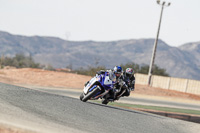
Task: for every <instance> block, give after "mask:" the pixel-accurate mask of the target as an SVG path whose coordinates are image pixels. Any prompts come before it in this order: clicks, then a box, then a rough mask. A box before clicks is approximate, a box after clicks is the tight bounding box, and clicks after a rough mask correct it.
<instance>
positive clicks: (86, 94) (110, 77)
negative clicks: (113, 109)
mask: <svg viewBox="0 0 200 133" xmlns="http://www.w3.org/2000/svg"><path fill="white" fill-rule="evenodd" d="M114 80H115V75H114V74H113V72H112V71H105V72H104V73H102V74H96V76H94V77H93V78H92V79H91V80H90V81H88V83H86V85H85V86H84V89H83V93H82V94H81V95H80V100H81V101H83V102H86V101H88V100H97V99H99V98H101V99H103V100H102V104H107V103H108V102H109V101H111V100H113V99H109V100H108V98H110V97H111V95H110V93H109V92H110V91H113V87H114V84H115V81H114Z"/></svg>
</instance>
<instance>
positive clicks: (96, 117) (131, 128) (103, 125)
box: [0, 83, 200, 133]
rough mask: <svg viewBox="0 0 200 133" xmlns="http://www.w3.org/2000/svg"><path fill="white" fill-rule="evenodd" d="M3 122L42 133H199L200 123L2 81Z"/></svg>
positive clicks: (0, 105) (0, 109) (0, 118)
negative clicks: (86, 100) (87, 100)
mask: <svg viewBox="0 0 200 133" xmlns="http://www.w3.org/2000/svg"><path fill="white" fill-rule="evenodd" d="M0 122H3V123H7V124H11V125H15V126H18V127H24V128H26V129H29V130H33V131H36V132H41V133H43V132H44V133H68V132H69V133H71V132H74V133H100V132H105V133H122V132H123V133H197V132H199V131H200V124H196V123H192V122H187V121H182V120H177V119H173V118H167V117H162V116H158V115H153V114H150V113H144V112H140V111H133V110H128V109H122V108H117V107H111V106H109V105H102V104H97V103H92V102H85V103H84V102H81V101H80V100H79V99H77V98H72V97H68V96H63V95H59V94H53V93H48V92H44V91H40V90H34V89H28V88H24V87H17V86H13V85H8V84H3V83H0Z"/></svg>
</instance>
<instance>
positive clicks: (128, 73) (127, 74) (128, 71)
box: [125, 68, 134, 77]
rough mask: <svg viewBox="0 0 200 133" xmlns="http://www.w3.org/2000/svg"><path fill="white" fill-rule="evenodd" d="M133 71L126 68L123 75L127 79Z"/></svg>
mask: <svg viewBox="0 0 200 133" xmlns="http://www.w3.org/2000/svg"><path fill="white" fill-rule="evenodd" d="M133 73H134V71H133V69H132V68H126V72H125V75H126V76H127V77H131V76H132V75H133Z"/></svg>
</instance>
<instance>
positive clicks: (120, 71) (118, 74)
mask: <svg viewBox="0 0 200 133" xmlns="http://www.w3.org/2000/svg"><path fill="white" fill-rule="evenodd" d="M113 70H114V74H115V75H116V77H119V76H121V73H122V72H123V70H122V68H121V67H120V66H115V67H114V69H113Z"/></svg>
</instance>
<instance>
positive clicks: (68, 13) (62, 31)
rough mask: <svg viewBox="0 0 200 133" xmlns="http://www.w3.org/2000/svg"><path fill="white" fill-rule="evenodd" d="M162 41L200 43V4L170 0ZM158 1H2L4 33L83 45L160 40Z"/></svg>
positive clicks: (192, 0) (0, 14) (199, 0)
mask: <svg viewBox="0 0 200 133" xmlns="http://www.w3.org/2000/svg"><path fill="white" fill-rule="evenodd" d="M166 2H171V3H172V4H171V6H170V7H167V8H165V9H164V12H163V19H162V24H161V31H160V39H162V40H163V41H165V42H166V43H167V44H169V45H171V46H179V45H181V44H184V43H187V42H196V41H200V0H167V1H166ZM160 10H161V7H160V6H159V5H158V4H156V0H0V19H1V20H0V30H1V31H6V32H10V33H12V34H19V35H27V36H33V35H39V36H55V37H60V38H62V39H67V40H73V41H83V40H94V41H113V40H121V39H140V38H155V37H156V33H157V29H158V22H159V17H160Z"/></svg>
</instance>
